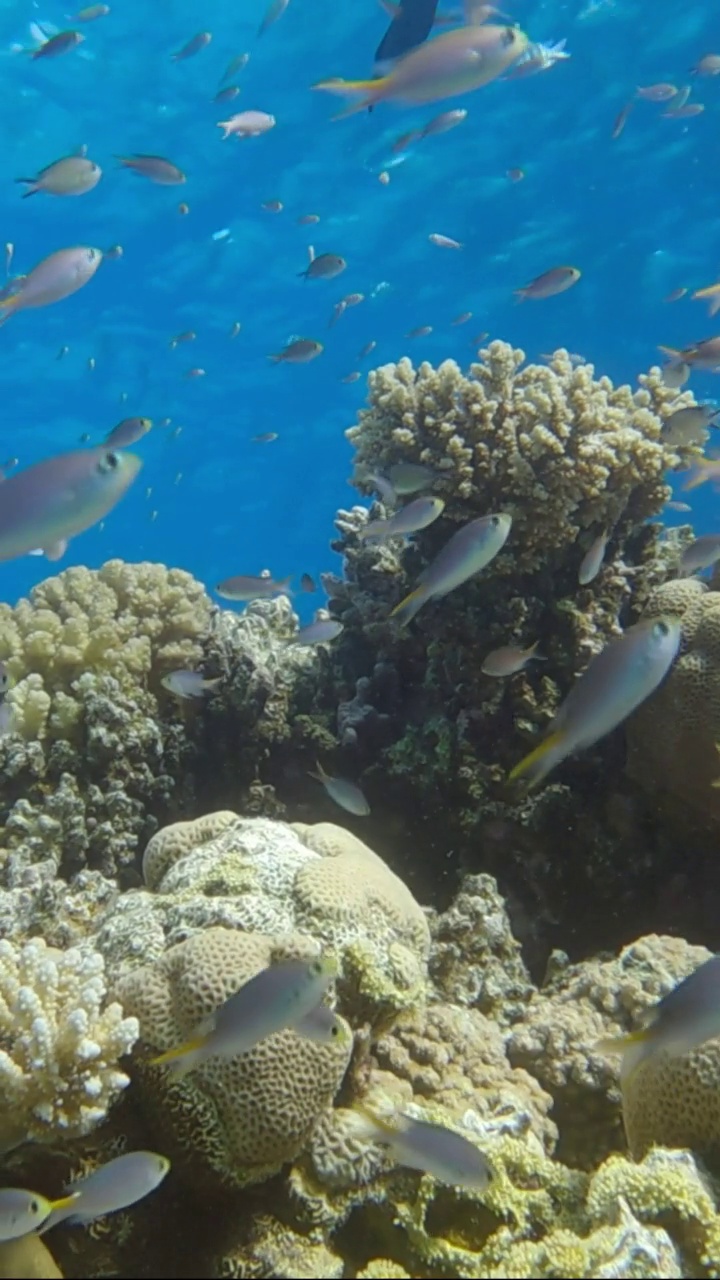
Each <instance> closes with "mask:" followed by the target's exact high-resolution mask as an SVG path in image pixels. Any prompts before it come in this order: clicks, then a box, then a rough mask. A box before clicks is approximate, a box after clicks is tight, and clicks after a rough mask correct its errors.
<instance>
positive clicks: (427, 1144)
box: [355, 1104, 492, 1191]
mask: <svg viewBox="0 0 720 1280" xmlns="http://www.w3.org/2000/svg"><path fill="white" fill-rule="evenodd" d="M355 1115H356V1117H357V1122H358V1125H357V1127H358V1130H359V1131H363V1129H364V1131H365V1133H366V1135H367V1137H369V1138H371V1139H372V1140H373V1141H375V1142H378V1143H380V1144H382V1145H383V1146H386V1147H387V1148H388V1149H389V1151H390V1153H391V1155H392V1156H393V1159H395V1160H396V1161H397V1163H398V1164H401V1165H404V1166H405V1168H407V1169H417V1170H419V1172H420V1173H430V1174H432V1175H433V1177H434V1178H437V1179H438V1180H439V1181H440V1182H447V1183H448V1184H450V1185H451V1186H455V1187H468V1188H470V1189H472V1190H475V1191H485V1190H486V1188H487V1187H488V1186H489V1184H490V1180H491V1178H492V1171H491V1169H490V1165H489V1164H488V1161H487V1159H486V1157H485V1156H484V1155H483V1153H482V1151H480V1150H479V1148H478V1147H476V1146H475V1144H474V1143H473V1142H471V1141H470V1140H469V1138H465V1137H463V1135H462V1134H461V1133H456V1132H455V1131H454V1130H453V1129H449V1128H448V1127H447V1125H443V1124H433V1123H431V1122H430V1121H428V1120H417V1119H415V1117H412V1116H405V1115H394V1116H392V1117H391V1118H386V1117H385V1116H380V1115H376V1114H375V1113H374V1112H371V1111H370V1110H369V1109H368V1108H366V1107H364V1106H363V1105H362V1104H356V1107H355Z"/></svg>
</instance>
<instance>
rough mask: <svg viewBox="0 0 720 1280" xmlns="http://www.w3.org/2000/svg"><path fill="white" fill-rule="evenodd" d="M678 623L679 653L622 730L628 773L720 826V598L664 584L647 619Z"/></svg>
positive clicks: (695, 585)
mask: <svg viewBox="0 0 720 1280" xmlns="http://www.w3.org/2000/svg"><path fill="white" fill-rule="evenodd" d="M660 614H674V615H677V616H678V617H680V618H681V619H682V647H681V650H680V654H679V657H678V658H677V659H676V661H675V663H674V665H673V667H672V670H671V671H670V674H669V676H668V678H667V679H666V680H665V681H664V682H663V684H662V685H661V686H660V688H659V689H658V690H657V691H656V692H655V694H654V695H653V697H652V698H649V699H648V701H647V702H645V703H643V705H642V706H641V707H640V708H639V710H638V711H636V712H635V714H634V715H633V716H632V717H631V719H630V720H629V721H628V723H627V742H628V766H627V767H628V773H629V774H630V776H631V777H632V778H634V779H636V780H637V781H638V782H640V783H641V785H642V786H643V788H644V789H645V790H647V791H648V792H650V793H651V794H653V795H654V796H657V797H659V798H662V799H663V800H667V799H668V797H669V798H670V799H671V800H673V801H675V802H677V803H679V804H680V805H681V806H682V808H681V814H682V818H683V821H686V819H687V811H688V809H690V810H691V811H692V813H694V814H695V815H696V817H697V818H698V819H700V820H701V821H702V822H703V823H711V824H712V826H713V827H714V828H717V826H718V824H720V789H718V788H717V787H715V786H713V783H715V782H717V780H718V778H720V755H718V749H717V744H718V743H720V592H718V591H708V590H707V588H706V586H705V585H704V584H703V583H702V582H699V581H698V580H697V579H696V578H679V579H678V580H677V581H675V582H666V583H665V584H664V585H663V586H661V587H659V588H658V589H657V590H656V591H655V592H653V595H652V596H651V598H650V600H649V602H648V604H647V607H646V610H645V616H646V617H658V616H660Z"/></svg>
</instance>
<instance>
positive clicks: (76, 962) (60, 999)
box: [0, 938, 138, 1146]
mask: <svg viewBox="0 0 720 1280" xmlns="http://www.w3.org/2000/svg"><path fill="white" fill-rule="evenodd" d="M105 997H106V987H105V977H104V963H103V959H102V956H100V955H99V954H98V953H97V952H94V951H88V950H85V949H83V950H81V949H79V948H77V949H75V948H73V949H70V950H69V951H55V950H54V949H53V948H50V947H47V946H46V944H45V943H44V942H43V941H42V939H41V938H37V939H35V940H34V941H32V942H28V943H25V945H24V946H22V947H19V948H18V947H15V946H14V945H13V944H12V943H11V942H8V941H7V940H3V941H0V1145H2V1144H6V1145H10V1146H11V1145H13V1144H14V1143H15V1142H18V1141H22V1140H24V1139H27V1138H29V1139H32V1140H33V1141H36V1142H50V1143H52V1142H53V1141H55V1140H57V1139H58V1138H60V1137H63V1138H65V1139H67V1138H78V1137H81V1136H82V1135H83V1134H86V1133H89V1132H90V1130H91V1129H93V1128H95V1126H96V1125H98V1124H99V1123H100V1122H101V1121H102V1120H104V1119H105V1116H106V1115H107V1112H108V1109H109V1107H110V1106H111V1104H112V1103H113V1101H114V1100H115V1099H116V1097H117V1096H118V1095H119V1094H120V1093H121V1091H122V1090H123V1089H124V1088H125V1087H126V1086H127V1085H128V1084H129V1080H128V1077H127V1076H126V1075H125V1073H124V1072H123V1071H121V1070H120V1067H119V1064H118V1059H119V1058H121V1057H123V1056H124V1055H125V1054H128V1053H129V1052H130V1050H131V1049H132V1047H133V1045H134V1043H135V1041H136V1039H137V1036H138V1023H137V1020H136V1019H135V1018H133V1017H125V1016H123V1010H122V1008H121V1006H120V1005H119V1004H117V1003H110V1004H108V1003H107V1002H106V999H105Z"/></svg>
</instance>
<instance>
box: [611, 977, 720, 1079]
mask: <svg viewBox="0 0 720 1280" xmlns="http://www.w3.org/2000/svg"><path fill="white" fill-rule="evenodd" d="M718 1035H720V956H711V958H710V959H709V960H706V961H705V963H704V964H701V965H700V967H699V968H698V969H695V971H694V972H693V973H691V974H690V975H689V977H687V978H684V979H683V981H682V982H680V983H678V985H677V986H676V987H674V988H673V990H672V991H670V992H668V994H667V995H666V996H663V998H662V1000H659V1001H658V1003H657V1004H656V1005H654V1006H653V1008H652V1009H650V1010H649V1012H648V1014H647V1015H646V1019H645V1025H644V1026H643V1027H642V1028H641V1030H639V1031H633V1032H631V1033H630V1035H627V1036H618V1037H617V1038H611V1039H607V1040H600V1041H599V1043H598V1044H597V1045H596V1046H595V1047H596V1049H598V1050H599V1051H600V1052H601V1053H622V1054H623V1061H622V1067H621V1075H622V1078H623V1080H627V1078H628V1076H630V1075H631V1074H632V1073H633V1072H634V1071H636V1070H637V1068H638V1067H639V1066H640V1064H641V1063H642V1062H645V1061H647V1060H648V1059H651V1058H656V1057H657V1056H658V1055H659V1054H664V1053H666V1054H669V1055H670V1056H671V1057H680V1056H681V1055H682V1054H685V1053H690V1052H691V1051H692V1050H693V1049H697V1048H698V1046H699V1045H701V1044H704V1043H705V1041H706V1040H714V1039H715V1037H716V1036H718Z"/></svg>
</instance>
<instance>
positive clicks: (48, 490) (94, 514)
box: [0, 445, 142, 561]
mask: <svg viewBox="0 0 720 1280" xmlns="http://www.w3.org/2000/svg"><path fill="white" fill-rule="evenodd" d="M141 466H142V462H141V460H140V458H138V457H136V455H135V454H134V453H114V452H113V451H112V450H111V449H107V448H106V447H105V446H104V445H101V446H99V447H98V448H95V449H75V450H73V451H72V452H71V453H61V454H58V455H57V456H56V457H54V458H45V459H44V460H43V461H42V462H36V463H35V464H34V466H31V467H26V468H25V470H24V471H16V472H15V473H14V474H13V475H11V476H8V477H7V478H6V479H5V480H4V481H3V484H2V503H0V561H3V560H14V559H15V558H16V556H25V555H29V554H30V552H32V551H34V550H36V549H37V548H41V549H42V551H43V553H44V554H45V555H46V556H47V557H48V559H50V560H57V559H59V558H60V556H61V555H62V554H63V552H64V551H65V547H66V545H67V543H68V541H69V539H70V538H73V537H75V535H76V534H78V533H82V532H83V531H84V530H85V529H89V528H90V527H91V526H92V525H94V524H97V522H98V521H99V520H102V519H103V517H104V516H106V515H107V514H108V512H109V511H111V510H112V508H113V507H114V506H115V504H116V503H117V502H119V501H120V499H121V498H122V497H123V495H124V494H125V493H126V491H127V490H128V489H129V487H130V485H131V484H132V482H133V480H134V479H135V477H136V476H137V474H138V472H139V471H140V468H141Z"/></svg>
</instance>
